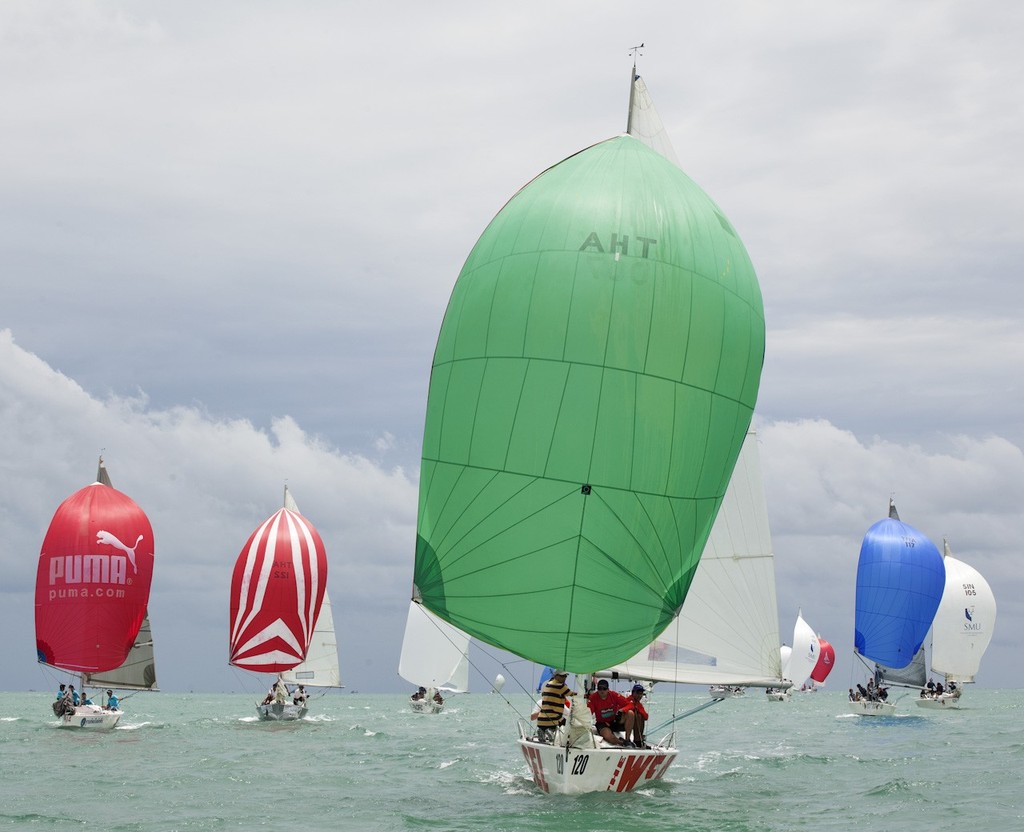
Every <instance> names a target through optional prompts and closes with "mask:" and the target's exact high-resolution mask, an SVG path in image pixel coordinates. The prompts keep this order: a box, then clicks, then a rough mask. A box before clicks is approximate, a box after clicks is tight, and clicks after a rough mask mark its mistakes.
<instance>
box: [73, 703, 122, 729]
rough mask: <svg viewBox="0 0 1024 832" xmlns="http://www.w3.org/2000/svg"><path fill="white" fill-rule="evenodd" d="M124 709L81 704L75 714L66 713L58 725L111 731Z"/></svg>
mask: <svg viewBox="0 0 1024 832" xmlns="http://www.w3.org/2000/svg"><path fill="white" fill-rule="evenodd" d="M123 713H124V711H106V710H104V709H103V708H101V707H100V706H99V705H79V706H78V707H76V708H75V712H74V713H73V714H64V715H63V716H61V717H60V718H59V721H58V723H57V725H58V726H59V727H61V728H78V729H80V730H85V731H110V730H112V729H113V728H114V726H116V725H117V721H118V720H119V719H120V718H121V715H122V714H123Z"/></svg>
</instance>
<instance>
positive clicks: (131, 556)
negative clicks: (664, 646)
mask: <svg viewBox="0 0 1024 832" xmlns="http://www.w3.org/2000/svg"><path fill="white" fill-rule="evenodd" d="M143 537H144V535H141V534H140V535H139V539H138V540H136V541H135V545H134V546H132V547H130V548H129V547H128V546H125V545H124V544H123V543H122V542H121V541H120V540H118V539H117V535H113V534H111V533H110V532H104V531H99V532H96V542H97V543H106V544H107V545H108V546H113V547H114V548H115V549H120V550H121V551H122V552H124V553H125V554H126V555H128V560H130V561H131V562H132V569H134V570H135V572H136V574H138V571H139V567H138V566H136V565H135V550H136V549H138V548H139V544H140V543H141V542H142V538H143Z"/></svg>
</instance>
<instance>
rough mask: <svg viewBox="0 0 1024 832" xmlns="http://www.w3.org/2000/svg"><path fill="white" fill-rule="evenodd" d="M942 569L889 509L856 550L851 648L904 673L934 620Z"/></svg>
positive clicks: (931, 547) (929, 547) (926, 543)
mask: <svg viewBox="0 0 1024 832" xmlns="http://www.w3.org/2000/svg"><path fill="white" fill-rule="evenodd" d="M945 580H946V569H945V566H944V565H943V563H942V555H941V554H939V550H938V549H937V548H936V546H935V544H934V543H932V542H931V541H930V540H929V539H928V538H927V537H926V536H925V535H924V534H922V533H921V532H919V531H918V530H917V529H915V528H914V527H913V526H909V525H907V524H906V523H903V522H902V521H901V520H900V519H899V515H898V514H897V513H896V509H895V506H891V507H890V512H889V517H888V518H886V519H885V520H880V521H879V522H877V523H875V524H874V525H873V526H872V527H871V528H870V529H868V531H867V534H865V535H864V542H863V543H862V544H861V547H860V560H859V561H858V563H857V600H856V622H855V632H854V645H855V646H856V648H857V652H858V653H860V654H861V655H862V656H865V657H867V658H869V659H871V660H873V661H876V662H879V663H880V664H884V665H888V666H889V667H906V666H907V665H908V664H910V662H911V660H912V659H913V658H914V654H915V653H916V652H917V651H918V650H919V649H920V647H921V645H922V644H923V643H924V640H925V637H926V636H927V634H928V628H929V627H930V626H931V624H932V619H933V618H934V617H935V611H936V610H937V609H938V607H939V601H940V599H941V598H942V590H943V587H944V586H945Z"/></svg>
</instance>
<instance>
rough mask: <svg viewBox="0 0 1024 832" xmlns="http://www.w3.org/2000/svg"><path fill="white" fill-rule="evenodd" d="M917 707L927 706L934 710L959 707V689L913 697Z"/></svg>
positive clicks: (949, 709) (947, 709)
mask: <svg viewBox="0 0 1024 832" xmlns="http://www.w3.org/2000/svg"><path fill="white" fill-rule="evenodd" d="M914 701H915V702H917V706H918V707H919V708H929V709H931V710H935V711H951V710H956V709H958V708H959V707H960V691H957V692H956V693H943V694H940V695H939V696H922V697H921V698H919V699H915V700H914Z"/></svg>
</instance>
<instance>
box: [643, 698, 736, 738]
mask: <svg viewBox="0 0 1024 832" xmlns="http://www.w3.org/2000/svg"><path fill="white" fill-rule="evenodd" d="M724 701H725V699H724V697H715V698H713V699H709V700H708V701H707V702H703V703H701V704H700V705H697V706H696V707H694V708H690V710H688V711H684V712H683V713H681V714H679V715H677V716H673V717H672V718H671V719H670V720H667V721H666V722H663V723H661V725H658V726H656V727H655V728H648V729H647V730H648V731H650V732H654V733H657V732H658V731H663V730H664V729H666V728H668V727H669V726H670V725H672V724H674V723H676V722H678V721H679V720H681V719H685V718H686V717H688V716H693V715H694V714H695V713H699V712H700V711H703V710H704V709H705V708H710V707H711V706H712V705H717V704H718V703H719V702H724Z"/></svg>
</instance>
